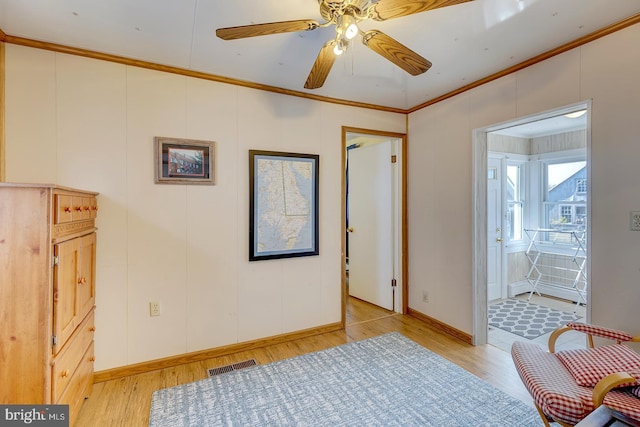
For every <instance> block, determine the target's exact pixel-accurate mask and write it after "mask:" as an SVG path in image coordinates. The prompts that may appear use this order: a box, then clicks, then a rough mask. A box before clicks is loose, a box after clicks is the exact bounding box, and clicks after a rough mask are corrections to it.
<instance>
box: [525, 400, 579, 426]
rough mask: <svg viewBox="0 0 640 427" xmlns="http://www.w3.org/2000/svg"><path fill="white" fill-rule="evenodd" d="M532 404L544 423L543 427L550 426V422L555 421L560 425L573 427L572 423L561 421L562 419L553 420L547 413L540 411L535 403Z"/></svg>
mask: <svg viewBox="0 0 640 427" xmlns="http://www.w3.org/2000/svg"><path fill="white" fill-rule="evenodd" d="M534 405H535V407H536V409H537V410H538V414H539V415H540V418H541V419H542V422H543V423H544V427H551V424H549V423H557V424H560V425H561V426H562V427H573V424H567V423H563V422H562V421H557V420H554V419H553V418H550V417H549V416H548V415H547V414H545V413H544V412H542V409H540V407H539V406H538V404H537V403H534Z"/></svg>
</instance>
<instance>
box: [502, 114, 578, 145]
mask: <svg viewBox="0 0 640 427" xmlns="http://www.w3.org/2000/svg"><path fill="white" fill-rule="evenodd" d="M580 110H582V108H580V109H578V110H577V111H580ZM586 128H587V114H586V113H585V114H583V115H581V116H579V117H575V118H572V117H567V116H566V115H565V114H564V113H563V114H559V115H557V116H553V117H547V118H542V119H537V118H536V119H532V120H531V121H525V123H522V124H517V125H513V126H507V127H504V128H502V129H499V130H495V131H493V132H492V133H495V134H498V135H508V136H515V137H518V138H527V139H530V138H538V137H541V136H548V135H556V134H559V133H565V132H572V131H576V130H584V129H586Z"/></svg>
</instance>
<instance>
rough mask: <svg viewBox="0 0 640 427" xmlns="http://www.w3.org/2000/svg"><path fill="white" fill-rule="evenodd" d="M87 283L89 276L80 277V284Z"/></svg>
mask: <svg viewBox="0 0 640 427" xmlns="http://www.w3.org/2000/svg"><path fill="white" fill-rule="evenodd" d="M85 283H87V278H86V277H84V276H83V277H80V278H78V285H84V284H85Z"/></svg>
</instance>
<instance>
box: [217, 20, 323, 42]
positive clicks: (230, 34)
mask: <svg viewBox="0 0 640 427" xmlns="http://www.w3.org/2000/svg"><path fill="white" fill-rule="evenodd" d="M318 25H319V24H318V22H317V21H314V20H313V19H300V20H297V21H282V22H270V23H267V24H255V25H243V26H240V27H227V28H218V29H217V30H216V36H218V37H220V38H221V39H223V40H235V39H243V38H246V37H256V36H266V35H269V34H279V33H291V32H294V31H310V30H315V29H316V28H318Z"/></svg>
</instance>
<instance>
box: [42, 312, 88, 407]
mask: <svg viewBox="0 0 640 427" xmlns="http://www.w3.org/2000/svg"><path fill="white" fill-rule="evenodd" d="M93 322H94V314H93V311H92V312H91V313H90V314H89V315H88V316H87V318H86V319H85V320H84V321H83V322H82V324H81V325H80V326H79V327H78V329H77V330H76V331H75V332H74V333H73V336H72V337H71V338H70V339H69V342H68V343H67V344H66V345H65V347H64V349H63V350H62V352H61V353H60V355H59V356H58V357H56V358H55V360H54V361H53V364H52V369H51V374H52V378H51V398H52V400H53V401H54V402H56V401H58V399H59V398H60V396H61V395H62V393H63V392H64V391H65V388H67V386H68V385H69V383H70V382H71V380H72V378H74V376H75V372H76V370H77V369H78V366H79V365H80V363H81V361H82V358H83V355H84V354H85V353H86V351H87V348H89V346H90V345H91V344H92V343H93V332H94V330H95V327H94V323H93ZM92 363H93V362H92Z"/></svg>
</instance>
